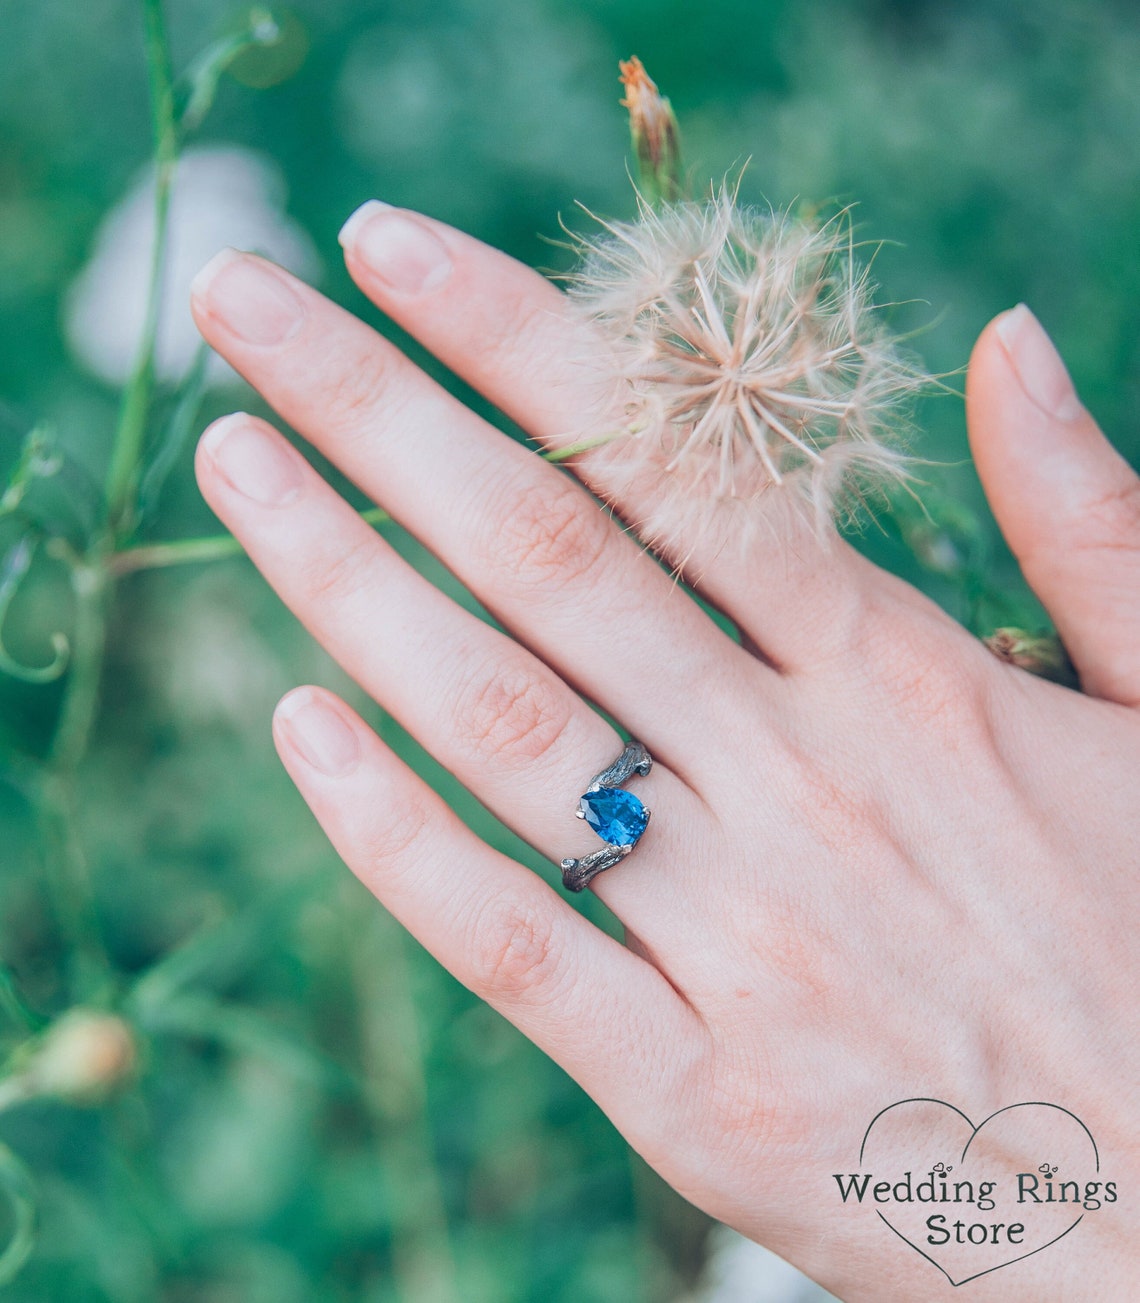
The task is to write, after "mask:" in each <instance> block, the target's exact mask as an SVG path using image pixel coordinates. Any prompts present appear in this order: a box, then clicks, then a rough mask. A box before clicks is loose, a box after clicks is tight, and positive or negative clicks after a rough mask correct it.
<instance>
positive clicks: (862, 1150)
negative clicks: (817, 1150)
mask: <svg viewBox="0 0 1140 1303" xmlns="http://www.w3.org/2000/svg"><path fill="white" fill-rule="evenodd" d="M908 1104H935V1105H938V1106H939V1107H941V1108H945V1109H949V1110H950V1111H951V1112H952V1113H955V1114H957V1116H958V1117H960V1118H961V1119H962V1121H963V1122H965V1124H966V1125H967V1126H968V1127H969V1128H970V1135H969V1138H968V1139H967V1141H966V1143H965V1145H964V1146H963V1147H962V1152H961V1155H960V1156H959V1158H958V1165H959V1166H961V1164H962V1163H963V1162H965V1160H966V1157H967V1155H968V1154H969V1152H970V1147H971V1145H973V1143H974V1141H975V1140H976V1139H977V1137H978V1134H979V1132H981V1131H982V1129H983V1128H984V1127H986V1126H988V1125H989V1123H991V1122H992V1121H993V1120H994V1119H995V1118H997V1117H1000V1116H1001V1115H1003V1114H1007V1113H1011V1112H1013V1111H1014V1110H1016V1109H1020V1108H1048V1109H1055V1110H1056V1111H1057V1112H1059V1113H1063V1114H1065V1115H1066V1116H1067V1117H1069V1118H1071V1119H1072V1120H1073V1121H1074V1122H1075V1123H1076V1124H1077V1125H1078V1126H1079V1127H1080V1128H1081V1130H1082V1131H1083V1132H1084V1134H1085V1135H1086V1136H1087V1137H1088V1142H1089V1144H1090V1146H1091V1147H1092V1156H1093V1169H1094V1171H1096V1172H1098V1173H1099V1172H1100V1151H1099V1150H1098V1148H1097V1143H1096V1140H1095V1138H1094V1137H1093V1134H1092V1132H1091V1131H1090V1130H1089V1129H1088V1127H1087V1126H1086V1125H1085V1124H1084V1122H1082V1121H1081V1119H1080V1118H1079V1117H1077V1115H1076V1114H1075V1113H1074V1112H1072V1110H1071V1109H1067V1108H1065V1107H1064V1106H1063V1105H1061V1104H1053V1103H1050V1102H1048V1101H1046V1100H1024V1101H1022V1102H1021V1103H1020V1104H1006V1105H1005V1106H1004V1107H1002V1108H999V1109H995V1111H994V1112H993V1113H991V1114H990V1115H989V1116H988V1117H985V1118H983V1119H982V1121H981V1122H979V1123H977V1125H975V1124H974V1122H973V1121H972V1120H971V1119H970V1118H969V1117H968V1116H967V1115H966V1114H965V1113H964V1112H963V1111H962V1110H961V1109H960V1108H957V1107H956V1106H955V1105H953V1104H950V1103H948V1102H947V1101H946V1100H944V1099H935V1098H933V1097H932V1096H927V1095H917V1096H913V1097H912V1098H910V1099H900V1100H896V1101H895V1103H893V1104H888V1105H887V1106H886V1108H883V1109H880V1110H879V1112H878V1113H876V1114H875V1116H874V1117H873V1118H872V1119H871V1121H870V1123H869V1124H868V1126H867V1130H866V1131H865V1132H864V1133H863V1142H862V1144H861V1145H860V1146H859V1166H860V1168H862V1167H863V1160H864V1157H865V1155H866V1151H867V1142H868V1140H869V1139H870V1136H871V1132H872V1131H873V1130H874V1128H875V1125H876V1123H878V1122H879V1120H880V1119H881V1118H883V1117H884V1116H885V1115H886V1114H887V1113H889V1112H890V1111H891V1110H892V1109H896V1108H902V1107H904V1106H905V1105H908ZM1042 1170H1043V1169H1042ZM1053 1170H1054V1171H1056V1169H1055V1168H1054V1169H1053ZM875 1212H876V1214H877V1216H878V1217H879V1219H880V1220H881V1221H882V1222H883V1223H884V1224H885V1225H886V1226H887V1227H889V1228H890V1230H892V1231H893V1232H894V1234H895V1235H897V1236H898V1237H899V1239H900V1240H902V1241H903V1243H904V1244H907V1245H909V1247H910V1248H912V1249H913V1250H914V1251H915V1252H916V1253H917V1254H918V1255H919V1256H920V1257H922V1258H925V1259H926V1261H927V1262H929V1263H931V1264H932V1265H933V1266H935V1267H937V1268H938V1270H939V1271H940V1272H941V1273H942V1275H943V1276H945V1277H946V1279H947V1280H948V1281H949V1282H950V1284H951V1285H952V1286H954V1288H957V1287H958V1286H959V1285H966V1284H968V1283H969V1282H970V1281H972V1280H978V1279H979V1278H980V1277H982V1276H988V1275H990V1274H991V1273H992V1272H995V1271H1000V1270H1001V1269H1002V1268H1003V1267H1009V1266H1012V1265H1013V1264H1014V1263H1015V1262H1024V1261H1025V1260H1026V1259H1027V1258H1031V1257H1033V1256H1034V1255H1035V1254H1038V1253H1040V1252H1041V1251H1042V1250H1043V1249H1048V1248H1050V1247H1051V1246H1052V1245H1054V1244H1056V1243H1057V1241H1058V1240H1061V1239H1064V1237H1065V1236H1066V1235H1068V1234H1069V1233H1070V1232H1071V1231H1073V1230H1075V1229H1076V1227H1077V1226H1079V1225H1080V1223H1081V1222H1082V1221H1083V1220H1084V1216H1085V1214H1084V1212H1083V1211H1082V1212H1081V1214H1080V1215H1079V1216H1078V1217H1076V1218H1075V1219H1074V1220H1073V1221H1072V1222H1071V1223H1070V1224H1069V1225H1068V1226H1067V1227H1065V1229H1064V1230H1063V1231H1061V1232H1059V1233H1058V1234H1057V1235H1054V1236H1053V1237H1052V1239H1050V1240H1047V1241H1046V1242H1045V1243H1044V1244H1039V1245H1037V1247H1036V1248H1033V1249H1030V1250H1029V1252H1028V1253H1021V1254H1018V1256H1017V1257H1016V1258H1009V1259H1007V1260H1006V1261H1005V1262H999V1263H997V1264H996V1265H994V1266H990V1267H985V1268H984V1269H983V1270H981V1271H976V1272H974V1273H973V1274H972V1275H969V1276H963V1277H962V1278H961V1279H960V1280H955V1279H954V1277H953V1276H951V1274H950V1272H949V1271H947V1270H946V1268H945V1267H944V1266H943V1265H942V1264H941V1263H940V1262H939V1261H938V1260H937V1259H936V1258H934V1257H933V1256H932V1255H931V1254H929V1253H927V1252H926V1251H925V1250H924V1249H921V1248H919V1246H918V1245H917V1244H915V1243H914V1241H913V1240H911V1239H910V1238H909V1237H908V1236H906V1235H904V1234H903V1232H902V1231H900V1230H899V1228H898V1227H897V1226H895V1225H894V1224H893V1223H892V1222H891V1221H890V1219H889V1218H888V1217H886V1216H885V1215H884V1214H883V1212H882V1211H880V1210H879V1209H876V1210H875Z"/></svg>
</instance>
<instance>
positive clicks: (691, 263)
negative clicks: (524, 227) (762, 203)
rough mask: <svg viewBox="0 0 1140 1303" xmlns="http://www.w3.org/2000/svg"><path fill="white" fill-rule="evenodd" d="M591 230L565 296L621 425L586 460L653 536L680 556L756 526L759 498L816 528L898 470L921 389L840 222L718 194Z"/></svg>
mask: <svg viewBox="0 0 1140 1303" xmlns="http://www.w3.org/2000/svg"><path fill="white" fill-rule="evenodd" d="M603 228H604V229H603V234H602V235H601V236H600V237H596V238H585V239H582V240H581V241H580V250H579V252H580V254H581V261H580V264H579V269H578V271H577V272H576V273H575V275H574V276H573V277H572V278H571V284H570V294H571V300H572V302H573V303H574V305H575V306H576V309H577V311H578V312H579V313H580V314H581V315H582V316H583V317H585V318H586V319H587V320H588V322H589V323H590V324H591V326H592V327H593V328H594V336H595V338H598V337H600V341H601V344H602V348H601V349H600V350H599V356H600V358H601V366H602V368H603V370H604V372H605V377H604V379H605V381H606V387H607V388H608V389H610V390H612V388H613V387H614V386H615V385H616V387H617V389H618V392H619V394H620V395H621V399H620V406H621V408H622V410H624V411H625V413H626V414H627V416H628V423H627V424H626V425H625V427H624V428H625V433H623V434H621V435H619V436H618V437H616V438H614V439H612V440H611V441H610V442H608V443H607V444H606V445H605V446H604V448H603V449H601V450H600V451H598V452H595V453H591V454H590V456H591V458H596V459H597V460H596V461H591V466H593V467H596V468H598V470H599V471H600V472H601V473H600V474H599V476H598V477H597V478H599V479H601V480H603V481H604V482H605V483H606V485H607V487H608V489H609V491H610V493H611V494H612V496H613V497H614V499H615V500H616V501H618V502H619V503H621V504H623V505H628V504H629V503H639V504H642V511H641V516H640V518H639V519H637V520H636V521H635V523H636V524H637V525H638V526H639V528H641V530H642V532H643V534H646V535H647V537H648V539H649V541H650V542H653V543H655V544H662V545H664V546H666V547H667V548H668V549H669V550H670V551H671V552H672V553H673V554H674V555H676V553H677V551H678V549H679V548H680V549H682V550H683V548H684V547H685V546H686V545H691V544H693V543H694V542H695V540H696V537H697V535H698V534H700V533H702V532H704V531H707V530H708V529H710V528H713V527H715V526H719V527H721V528H722V530H723V528H725V527H728V526H730V525H731V527H732V529H733V530H734V531H735V530H736V528H737V526H738V525H739V524H740V523H741V522H751V523H755V521H756V520H758V519H760V515H759V514H758V513H757V511H756V505H757V503H758V501H759V500H761V499H763V500H764V501H765V503H766V504H768V505H773V504H775V503H779V504H780V505H782V506H793V505H794V506H795V507H797V508H798V509H801V510H802V509H803V508H805V507H806V508H807V509H808V511H809V514H810V515H811V516H812V517H813V519H814V522H815V524H816V527H817V528H819V529H820V530H821V532H822V529H823V527H824V526H825V525H826V523H827V522H828V521H829V519H830V518H831V516H832V515H833V514H834V513H836V512H837V511H840V510H843V509H846V508H849V507H850V506H851V504H852V502H853V500H855V499H862V498H864V497H865V496H866V495H867V493H868V492H869V491H870V490H871V489H872V488H873V487H874V486H875V485H876V484H880V483H882V481H884V480H889V479H897V478H900V477H903V476H905V473H906V472H905V466H906V460H905V458H904V456H903V454H902V452H901V449H900V442H901V440H900V437H899V436H900V434H901V433H903V432H904V431H905V429H906V423H907V422H906V417H907V409H908V403H907V400H908V399H909V398H911V397H912V396H913V395H914V394H915V393H916V392H917V391H918V390H919V389H921V388H922V387H923V386H924V385H925V384H926V383H927V377H926V376H925V375H924V373H923V372H921V371H920V370H919V369H917V368H916V367H915V366H914V365H913V364H912V363H911V362H910V360H909V359H907V358H906V356H905V355H904V354H903V352H902V351H901V350H900V348H899V346H898V344H897V341H896V340H895V338H894V337H893V336H892V335H891V333H890V332H889V330H888V329H887V328H886V326H885V325H884V323H883V321H882V319H881V316H880V314H879V313H878V311H877V310H876V309H875V307H874V305H873V303H872V299H871V289H872V287H871V284H870V281H869V277H868V272H867V270H866V269H865V268H863V267H861V266H860V264H859V263H858V261H857V260H856V258H855V256H854V248H853V239H852V234H851V224H850V221H849V219H848V217H847V215H846V214H840V216H839V217H837V218H835V219H833V220H832V221H830V222H827V223H824V224H820V225H817V224H812V223H810V222H808V221H805V220H802V219H799V218H795V217H792V216H790V215H789V214H787V213H780V212H772V211H763V210H757V209H749V208H744V207H741V206H739V205H738V204H737V202H736V198H735V195H734V194H733V193H732V192H731V191H730V190H729V189H727V188H725V189H723V190H722V191H721V192H720V193H719V194H716V195H714V196H712V198H710V199H709V200H708V201H707V202H704V203H690V202H686V203H677V204H672V205H668V206H665V207H663V208H661V209H659V210H654V209H652V208H651V207H650V206H649V205H647V204H642V205H641V211H640V215H639V219H638V220H637V221H636V222H632V223H613V224H608V223H603ZM603 467H604V470H603V469H602V468H603ZM763 514H765V515H767V514H768V513H767V512H765V513H763Z"/></svg>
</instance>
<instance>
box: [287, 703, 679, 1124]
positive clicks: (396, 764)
mask: <svg viewBox="0 0 1140 1303" xmlns="http://www.w3.org/2000/svg"><path fill="white" fill-rule="evenodd" d="M273 731H274V738H275V741H276V743H277V748H278V751H279V753H280V755H281V759H282V761H283V762H284V764H285V767H286V768H287V769H288V771H289V774H290V775H291V777H292V778H293V781H294V782H295V783H296V784H297V786H298V788H299V789H300V791H301V794H302V796H304V798H305V800H306V801H307V802H308V803H309V805H310V807H311V808H312V810H313V813H314V814H315V815H316V817H317V819H318V820H319V821H320V823H321V826H322V827H323V828H324V830H325V831H326V832H327V833H328V835H329V838H330V839H331V841H332V843H333V845H334V846H335V847H336V849H337V851H338V852H339V853H340V855H341V857H342V858H343V859H344V861H345V862H346V863H347V864H348V866H349V867H350V868H351V869H352V871H353V872H354V873H355V874H356V876H357V877H358V878H359V879H360V880H361V881H362V882H363V883H364V885H365V886H366V887H368V889H369V890H370V891H371V892H373V894H374V895H375V896H376V897H377V899H378V900H379V901H380V902H381V903H382V904H383V905H384V906H385V908H387V909H388V910H390V911H391V912H392V914H393V915H394V916H395V917H396V918H397V919H398V920H399V921H400V923H402V924H403V925H404V926H405V927H406V928H407V929H408V931H409V932H411V934H412V935H413V936H414V937H416V938H417V940H419V941H420V942H421V943H422V944H423V945H424V946H425V947H426V948H427V950H429V951H430V952H431V953H432V954H433V955H434V956H435V957H436V959H438V960H439V962H440V963H441V964H443V965H444V966H445V967H446V968H447V969H448V970H449V971H450V972H451V973H453V974H454V976H455V977H457V978H458V979H459V981H461V982H462V983H463V984H464V985H465V986H466V987H468V988H469V989H470V990H472V991H473V992H474V993H475V994H476V995H478V996H480V997H481V998H482V999H484V1000H486V1001H487V1002H488V1003H489V1004H491V1005H492V1006H493V1007H494V1008H495V1009H497V1010H498V1011H499V1012H500V1013H502V1014H503V1015H504V1016H505V1017H507V1018H509V1019H510V1020H511V1022H513V1023H514V1024H515V1026H516V1027H518V1028H519V1030H520V1031H522V1032H523V1033H524V1034H525V1035H526V1036H529V1037H530V1039H531V1040H532V1041H534V1042H535V1044H537V1045H538V1046H540V1047H541V1048H542V1049H543V1050H545V1052H546V1053H547V1054H549V1055H550V1056H551V1058H553V1059H554V1060H555V1062H557V1063H558V1064H560V1065H561V1066H562V1067H563V1068H564V1069H565V1070H566V1071H567V1072H568V1073H569V1074H570V1075H571V1076H572V1077H574V1079H575V1080H576V1081H578V1082H579V1084H580V1085H581V1086H582V1087H583V1088H584V1089H585V1090H586V1091H587V1092H588V1093H589V1094H590V1095H592V1096H593V1097H594V1098H595V1099H596V1100H597V1101H598V1102H599V1103H600V1104H601V1105H602V1107H603V1108H604V1109H605V1110H606V1111H607V1112H608V1113H609V1115H610V1116H611V1117H612V1118H613V1120H614V1122H615V1123H616V1124H617V1125H618V1126H619V1127H620V1128H621V1129H622V1130H623V1131H624V1132H625V1133H626V1135H627V1136H629V1137H630V1139H632V1140H634V1143H637V1140H636V1138H637V1137H638V1135H639V1132H640V1127H639V1119H641V1118H645V1117H646V1116H647V1114H648V1113H651V1112H653V1111H654V1110H652V1109H650V1110H647V1109H646V1108H645V1102H646V1100H657V1099H664V1100H668V1099H669V1098H670V1095H671V1075H672V1074H671V1070H670V1068H669V1066H668V1065H670V1064H682V1063H684V1062H685V1060H686V1057H687V1055H686V1050H687V1049H689V1048H690V1047H692V1046H693V1045H694V1043H695V1042H696V1041H697V1039H698V1037H699V1033H700V1026H701V1024H700V1020H699V1019H698V1018H697V1016H696V1015H695V1014H694V1013H693V1011H692V1010H691V1009H690V1007H689V1006H688V1005H687V1004H686V1003H685V1002H684V1000H683V999H682V998H681V997H680V996H679V995H678V994H677V992H676V991H675V990H674V988H673V987H672V986H671V985H670V983H669V982H668V981H666V980H665V978H664V977H663V976H662V975H661V973H659V972H658V970H657V969H656V968H654V967H652V966H651V965H650V964H649V963H647V962H645V961H644V960H643V959H641V958H639V957H638V956H636V955H634V954H632V953H631V952H630V951H628V950H626V949H625V948H624V947H623V946H621V945H620V944H619V943H618V942H616V941H614V940H613V939H612V938H611V937H608V936H606V934H605V933H604V932H602V931H601V930H600V929H598V928H596V927H594V926H593V924H591V923H590V922H588V921H587V920H586V919H585V918H584V917H583V916H582V915H580V914H578V913H577V911H576V910H574V909H572V908H571V907H570V906H569V905H568V904H567V903H566V902H565V901H564V900H562V899H560V898H559V897H558V895H556V893H555V892H554V891H552V890H551V889H550V888H549V887H548V886H546V884H545V883H543V882H542V881H541V879H539V878H537V877H535V875H534V874H533V873H530V872H529V871H528V870H527V869H525V868H524V867H523V866H522V865H519V864H517V863H515V862H514V861H513V860H510V859H508V858H506V857H505V856H503V855H499V854H498V853H496V852H495V851H493V850H491V849H490V847H488V846H487V845H485V844H484V843H483V842H482V841H480V840H479V838H478V837H476V836H475V835H474V834H473V833H472V832H471V831H470V830H469V829H467V828H466V827H465V826H464V825H463V824H462V823H461V822H460V820H459V819H458V818H457V817H456V815H455V814H453V813H452V811H451V810H449V809H448V808H447V806H446V805H445V803H444V802H443V801H442V800H441V799H440V798H439V796H437V795H436V794H435V793H434V792H432V791H431V789H430V788H429V787H428V786H427V785H426V784H425V783H424V782H423V781H422V780H421V779H419V778H418V777H416V775H415V774H413V773H412V772H411V771H410V770H409V769H408V768H407V767H406V766H404V765H403V764H401V763H400V761H399V760H397V759H396V757H395V756H393V755H392V753H391V752H390V751H389V750H388V749H387V748H386V747H385V746H384V745H383V744H382V743H381V741H380V739H379V738H378V737H377V736H376V735H375V734H374V733H373V732H372V731H371V730H370V729H369V728H368V727H367V726H366V725H365V724H364V723H363V721H362V720H361V719H360V718H359V717H358V716H357V715H356V714H355V713H354V712H352V711H351V710H350V709H349V708H348V707H347V706H346V705H345V704H344V702H342V701H339V700H338V699H337V698H335V697H333V696H332V695H331V694H330V693H327V692H324V691H322V690H320V689H317V688H299V689H297V690H296V691H294V692H292V693H291V694H289V696H287V697H286V698H285V699H284V700H283V701H282V702H281V704H280V706H279V707H278V709H277V713H276V715H275V717H274V724H273Z"/></svg>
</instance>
